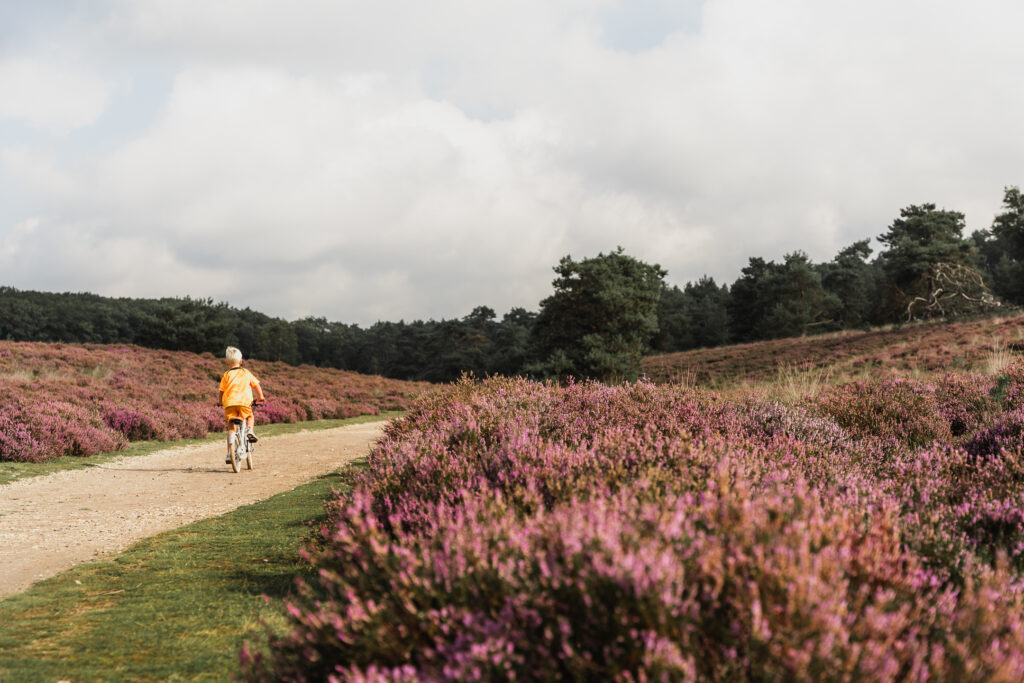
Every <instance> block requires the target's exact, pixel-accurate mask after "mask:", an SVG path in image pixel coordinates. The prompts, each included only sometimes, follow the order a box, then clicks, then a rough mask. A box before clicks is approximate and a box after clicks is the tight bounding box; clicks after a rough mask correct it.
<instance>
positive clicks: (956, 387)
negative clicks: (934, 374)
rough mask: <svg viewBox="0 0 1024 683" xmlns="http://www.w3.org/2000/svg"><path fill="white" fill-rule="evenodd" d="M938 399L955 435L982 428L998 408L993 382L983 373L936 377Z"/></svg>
mask: <svg viewBox="0 0 1024 683" xmlns="http://www.w3.org/2000/svg"><path fill="white" fill-rule="evenodd" d="M935 399H936V401H938V404H939V412H940V413H942V416H943V417H944V418H945V419H946V421H947V422H949V429H950V432H951V433H952V435H953V436H954V437H961V436H964V435H966V434H970V433H971V432H974V431H976V430H978V429H980V428H982V427H983V426H984V425H985V424H987V423H988V422H989V421H991V419H992V418H993V416H994V415H996V413H997V412H998V410H999V406H998V404H997V403H996V401H995V400H994V399H993V398H992V382H991V380H990V379H989V378H988V377H985V376H984V375H968V374H947V375H943V376H942V377H941V378H939V379H938V380H937V383H936V389H935Z"/></svg>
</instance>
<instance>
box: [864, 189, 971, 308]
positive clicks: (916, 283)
mask: <svg viewBox="0 0 1024 683" xmlns="http://www.w3.org/2000/svg"><path fill="white" fill-rule="evenodd" d="M963 231H964V215H963V214H962V213H960V212H959V211H946V210H940V209H937V208H935V204H921V205H914V206H908V207H907V208H905V209H902V210H901V211H900V217H899V218H897V219H896V220H894V221H893V223H892V225H891V226H889V230H888V232H886V233H885V234H883V235H880V236H879V238H878V241H879V242H881V243H882V244H884V245H885V246H886V250H885V251H884V252H883V253H882V255H881V259H882V268H883V270H884V272H885V276H886V291H885V292H884V298H885V302H884V306H885V310H884V314H885V316H886V317H887V318H889V319H892V320H896V319H899V317H900V316H901V315H907V314H906V311H907V310H908V307H909V305H910V304H911V303H912V302H913V301H914V300H915V299H927V298H929V297H930V295H931V293H932V292H934V291H935V290H936V288H937V283H936V276H935V269H936V267H937V266H939V265H940V264H950V265H968V264H971V262H972V255H971V246H970V244H969V243H968V242H967V241H966V240H965V239H964V236H963Z"/></svg>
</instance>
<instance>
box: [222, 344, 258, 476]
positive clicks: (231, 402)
mask: <svg viewBox="0 0 1024 683" xmlns="http://www.w3.org/2000/svg"><path fill="white" fill-rule="evenodd" d="M224 362H225V363H227V365H228V366H229V367H228V371H227V372H225V373H224V376H223V377H221V378H220V404H221V405H222V406H224V417H225V418H226V419H227V421H228V443H229V444H230V443H231V432H232V430H233V427H232V423H231V421H232V420H245V423H246V426H247V427H248V428H249V429H248V432H249V441H251V442H252V443H256V442H257V441H258V440H259V439H257V438H256V434H255V433H254V432H253V426H254V425H255V420H254V419H253V414H252V406H253V403H255V402H262V401H264V400H265V399H264V397H263V387H261V386H260V381H259V380H258V379H256V375H254V374H252V373H251V372H249V371H248V370H247V369H246V368H243V367H242V352H241V351H239V350H238V349H236V348H235V347H234V346H229V347H228V348H227V350H226V351H225V352H224ZM254 391H255V393H256V396H255V401H254V400H253V392H254ZM227 462H229V463H230V462H231V448H230V446H229V447H228V457H227Z"/></svg>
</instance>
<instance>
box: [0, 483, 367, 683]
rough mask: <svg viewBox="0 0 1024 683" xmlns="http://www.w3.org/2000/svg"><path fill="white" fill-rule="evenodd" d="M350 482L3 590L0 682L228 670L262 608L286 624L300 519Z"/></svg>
mask: <svg viewBox="0 0 1024 683" xmlns="http://www.w3.org/2000/svg"><path fill="white" fill-rule="evenodd" d="M347 481H348V479H347V477H346V476H345V475H339V474H332V475H327V476H325V477H321V478H320V479H317V480H316V481H313V482H311V483H309V484H305V485H303V486H300V487H298V488H296V489H294V490H292V491H288V492H286V493H281V494H278V495H276V496H274V497H273V498H269V499H267V500H265V501H262V502H259V503H256V504H254V505H249V506H246V507H242V508H239V509H237V510H235V511H234V512H230V513H228V514H226V515H223V516H221V517H216V518H212V519H207V520H204V521H201V522H196V523H194V524H190V525H188V526H185V527H182V528H180V529H176V530H174V531H169V532H166V533H163V534H160V535H158V536H154V537H152V538H149V539H146V540H144V541H141V542H140V543H138V544H136V545H135V546H133V547H131V548H130V549H128V550H127V551H125V552H124V553H123V554H121V555H120V556H118V557H116V558H115V559H113V560H110V561H103V562H95V563H91V564H85V565H80V566H78V567H76V568H74V569H71V570H69V571H67V572H64V573H63V574H60V575H58V576H56V577H54V578H52V579H48V580H46V581H43V582H41V583H39V584H36V585H35V586H33V587H32V588H31V589H29V590H28V591H25V592H24V593H20V594H17V595H13V596H11V597H9V598H7V599H6V600H3V601H0V681H62V680H64V681H125V680H133V681H157V680H160V681H226V680H231V677H232V674H234V673H236V672H237V670H238V649H239V647H240V646H241V644H242V642H243V641H244V640H249V641H250V642H256V643H259V642H261V641H262V640H263V637H264V634H265V632H266V631H265V627H264V626H261V624H260V620H261V619H263V620H265V621H266V623H267V624H268V625H269V626H270V627H271V628H273V629H275V630H276V631H281V630H283V629H284V628H285V622H284V619H283V618H282V617H281V607H280V601H281V599H283V598H285V597H287V596H288V595H289V594H290V592H291V591H292V590H293V587H294V579H295V577H296V575H299V574H301V573H303V572H305V571H306V568H305V565H303V564H302V563H301V562H300V561H299V558H298V549H299V547H300V545H301V540H302V539H303V538H304V537H306V536H307V535H308V533H309V529H308V526H307V520H322V519H323V516H324V507H323V501H324V500H325V499H326V498H327V497H328V496H329V495H330V492H331V491H332V490H333V489H340V490H345V489H346V488H347ZM262 595H268V596H269V597H271V598H272V600H271V602H270V604H267V603H265V602H264V600H263V599H262V597H261V596H262Z"/></svg>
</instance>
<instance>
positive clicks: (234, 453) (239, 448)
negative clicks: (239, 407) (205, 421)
mask: <svg viewBox="0 0 1024 683" xmlns="http://www.w3.org/2000/svg"><path fill="white" fill-rule="evenodd" d="M252 408H253V410H254V411H255V409H256V403H255V402H254V403H253V404H252ZM231 422H232V424H233V425H234V429H233V430H232V431H231V433H230V434H229V435H228V456H229V458H230V459H231V469H232V471H234V472H238V471H239V470H240V469H241V468H242V467H241V465H242V462H243V461H244V462H245V466H246V469H250V470H251V469H252V454H253V451H254V450H256V445H255V444H253V443H250V441H249V434H250V433H252V432H251V430H250V429H249V425H248V422H247V421H246V420H245V419H233V420H231Z"/></svg>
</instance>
